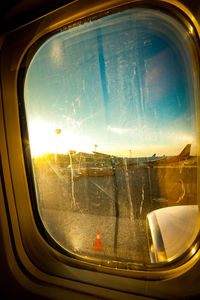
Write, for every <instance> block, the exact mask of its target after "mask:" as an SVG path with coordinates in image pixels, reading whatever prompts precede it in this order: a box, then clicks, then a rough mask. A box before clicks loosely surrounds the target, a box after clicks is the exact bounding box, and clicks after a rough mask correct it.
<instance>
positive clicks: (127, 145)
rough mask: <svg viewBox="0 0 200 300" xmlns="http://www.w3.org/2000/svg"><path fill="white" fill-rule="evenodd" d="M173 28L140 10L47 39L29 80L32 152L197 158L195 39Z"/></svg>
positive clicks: (163, 18)
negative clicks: (187, 149)
mask: <svg viewBox="0 0 200 300" xmlns="http://www.w3.org/2000/svg"><path fill="white" fill-rule="evenodd" d="M173 22H174V23H173ZM173 22H171V20H170V19H169V17H166V16H164V15H163V14H161V13H159V12H156V13H154V12H152V11H151V10H144V9H135V10H129V11H125V12H121V13H117V14H114V15H111V16H106V17H104V18H103V19H100V20H97V21H93V22H89V23H86V24H84V25H81V26H79V27H75V28H71V29H69V30H68V31H65V32H62V33H59V34H57V35H55V36H54V37H52V38H50V39H49V40H47V41H46V42H45V43H44V44H43V45H42V47H41V48H39V50H38V51H37V52H36V54H35V56H34V57H33V60H32V62H31V64H30V66H29V68H28V71H27V75H26V80H25V90H24V97H25V105H26V112H27V119H28V127H29V135H30V143H31V147H32V149H33V152H34V151H35V152H38V153H39V152H54V151H58V152H62V153H66V152H67V151H68V150H69V149H74V150H77V151H87V152H91V151H93V150H94V144H97V145H98V146H97V151H102V152H107V153H113V154H117V155H124V156H128V155H129V154H130V150H131V153H132V154H133V156H148V155H149V156H150V155H152V154H153V153H157V154H158V155H163V154H169V155H171V154H176V152H177V151H179V150H181V149H182V148H183V147H184V146H185V145H186V144H187V143H191V144H192V149H193V151H194V152H195V151H196V150H195V145H196V143H197V141H196V124H195V122H196V120H195V104H194V100H193V99H194V91H193V81H192V80H191V79H192V76H193V75H192V71H191V70H192V67H193V66H192V64H193V62H192V55H191V53H190V48H189V47H188V42H189V41H190V37H189V34H188V35H187V34H186V33H185V32H184V29H183V28H182V27H181V26H180V25H179V24H177V23H175V21H173ZM169 24H172V25H173V27H172V28H170V27H169ZM170 26H171V25H170ZM180 50H181V52H180ZM186 62H187V64H186ZM188 78H189V79H190V80H189V79H188ZM57 128H60V129H61V134H60V135H59V136H56V134H55V129H57Z"/></svg>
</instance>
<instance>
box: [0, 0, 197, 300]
mask: <svg viewBox="0 0 200 300" xmlns="http://www.w3.org/2000/svg"><path fill="white" fill-rule="evenodd" d="M101 2H102V1H98V0H94V1H93V2H92V3H91V1H85V0H79V1H74V2H72V3H70V4H68V5H66V6H65V7H62V8H60V9H58V10H56V11H54V12H52V13H50V14H48V15H47V16H44V17H41V18H40V19H38V20H36V21H33V22H31V23H30V24H27V25H25V26H23V27H21V28H19V29H17V30H14V31H13V32H10V33H9V34H8V35H7V36H6V37H5V39H4V44H3V48H2V57H1V80H2V107H0V120H1V118H2V120H4V123H3V122H2V121H1V122H2V124H1V131H0V137H1V140H2V146H1V149H0V151H1V156H2V169H3V174H4V180H5V189H6V196H7V199H5V203H6V205H7V210H6V205H5V207H4V208H3V210H2V212H1V213H0V214H1V216H2V214H3V211H4V212H5V211H6V214H7V215H9V219H10V224H9V230H10V231H11V232H12V236H13V238H12V241H11V244H12V247H15V250H16V253H17V257H18V260H17V261H18V264H19V262H20V264H21V265H23V268H24V269H25V270H26V272H25V273H28V274H29V276H30V275H31V276H32V277H33V278H34V280H36V279H37V280H39V282H40V287H41V285H43V284H44V283H45V284H47V285H54V286H55V288H54V289H53V291H54V295H55V297H56V293H57V291H58V290H59V293H60V295H64V292H65V289H66V288H70V289H74V290H78V291H79V292H82V293H88V288H89V290H90V293H91V294H94V295H98V296H104V297H108V295H109V296H110V297H111V298H112V297H113V298H114V299H118V298H119V297H120V295H123V293H125V294H126V297H127V299H129V297H128V295H129V296H130V295H131V294H133V293H134V294H137V295H143V296H152V297H159V296H161V295H162V294H163V293H164V294H165V295H167V297H169V296H170V295H171V292H172V291H166V287H167V286H168V284H169V282H170V285H172V286H174V287H175V286H176V285H178V286H181V275H182V274H184V273H186V276H190V273H191V270H192V269H193V268H194V269H195V268H196V267H197V266H200V259H199V255H200V250H199V236H198V237H197V239H196V240H195V241H194V245H193V247H196V249H197V251H196V253H195V254H194V255H193V253H191V249H188V251H187V253H184V255H182V256H180V257H179V258H178V259H177V260H176V261H174V262H171V263H168V264H167V265H166V266H165V267H163V264H162V263H160V264H156V265H151V267H144V266H143V265H141V264H137V265H135V269H134V270H122V269H120V270H119V269H113V268H112V269H110V268H109V267H108V266H97V265H94V264H92V263H90V262H84V261H77V260H76V259H74V258H72V257H67V256H66V255H64V254H63V253H61V252H59V251H58V250H57V249H54V248H53V247H51V246H50V245H49V243H48V242H47V241H45V239H44V238H43V237H42V235H41V233H40V231H39V229H38V227H37V225H36V224H35V216H34V213H33V209H32V202H31V199H30V194H31V193H34V191H31V185H30V184H29V182H28V179H27V170H28V169H30V165H29V166H28V165H27V164H28V163H27V160H26V159H25V158H24V149H25V148H24V149H23V145H22V142H21V141H22V134H21V126H23V125H22V120H21V124H20V117H19V105H20V101H21V97H22V95H20V93H19V91H20V90H19V80H21V78H22V77H21V76H23V72H22V73H20V72H21V71H20V70H22V66H23V62H24V57H25V55H26V53H27V51H29V49H31V47H32V46H33V45H34V44H35V43H37V41H38V40H40V41H44V40H45V39H46V37H47V36H48V37H49V36H50V35H52V33H53V34H55V32H57V31H58V32H60V30H66V29H67V28H70V26H71V25H72V24H80V23H81V22H82V21H85V20H86V21H87V20H88V19H89V18H90V17H92V16H94V17H95V18H96V17H99V16H103V15H106V14H107V11H109V13H112V12H113V10H114V11H117V10H118V9H120V7H121V6H122V3H121V1H120V0H108V1H105V3H101ZM125 5H126V6H131V7H150V8H155V9H160V10H161V11H164V12H166V13H169V15H171V16H173V17H175V18H176V19H177V20H179V21H180V22H182V24H183V25H184V26H185V27H186V28H189V26H191V24H192V25H193V27H194V29H195V32H194V33H193V34H192V36H193V40H194V43H195V45H196V49H197V50H196V51H197V52H196V57H195V58H194V59H195V60H197V61H196V64H197V66H199V51H198V47H199V37H200V27H199V23H198V21H197V20H196V19H195V17H194V15H192V13H191V11H190V10H189V9H188V8H187V7H185V6H184V5H183V4H182V3H180V2H174V1H167V0H166V1H159V0H158V1H153V4H152V3H149V1H130V0H125V1H123V6H125ZM89 16H90V17H89ZM61 28H62V29H61ZM16 45H17V47H16ZM35 45H36V44H35ZM13 49H15V51H13ZM32 49H34V48H32ZM35 50H36V49H35ZM35 50H33V51H35ZM32 54H33V53H32ZM26 63H27V61H26ZM197 74H198V73H197ZM196 89H198V90H199V83H198V86H196ZM197 100H198V99H196V102H197ZM197 114H198V115H199V108H198V107H197ZM197 120H198V123H199V117H198V119H197ZM23 138H25V137H24V136H23ZM13 149H15V151H13ZM28 172H29V171H28ZM199 174H200V173H199V168H198V178H199ZM198 194H199V187H198ZM5 227H6V225H5ZM7 243H8V242H7ZM38 249H39V251H38ZM20 268H21V267H20ZM186 271H187V272H186ZM23 272H24V271H23ZM94 272H95V276H94ZM26 276H27V277H28V275H26ZM166 279H167V281H165V280H166ZM20 280H22V279H21V278H19V281H20ZM22 281H23V280H22ZM148 281H151V287H149V286H148V289H147V288H146V286H147V285H148ZM23 284H24V283H23ZM26 285H27V287H28V286H29V285H30V283H27V282H26ZM36 285H37V284H36ZM194 287H195V286H194ZM29 288H30V287H29ZM37 288H39V287H37ZM183 288H184V287H183ZM185 289H187V287H185ZM196 289H197V287H196ZM189 290H190V289H189ZM189 290H187V291H186V294H187V293H189V292H190V291H189ZM42 291H43V293H44V295H45V293H46V289H45V287H43V289H42ZM194 291H195V288H194ZM121 293H122V294H121ZM127 293H128V294H127ZM63 297H64V296H63Z"/></svg>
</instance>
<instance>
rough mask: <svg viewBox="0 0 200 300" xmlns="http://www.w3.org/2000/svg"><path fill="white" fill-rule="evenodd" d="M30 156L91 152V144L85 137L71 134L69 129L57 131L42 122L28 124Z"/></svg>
mask: <svg viewBox="0 0 200 300" xmlns="http://www.w3.org/2000/svg"><path fill="white" fill-rule="evenodd" d="M28 129H29V141H30V149H31V155H32V156H33V157H37V156H40V155H43V154H47V153H62V154H66V153H67V152H68V151H69V150H75V151H77V152H91V151H92V150H93V142H92V141H91V139H90V138H89V137H87V136H82V135H80V134H78V133H77V132H73V131H72V129H71V128H63V129H58V128H55V127H54V126H53V125H52V124H50V123H47V122H45V121H43V120H32V121H30V122H29V126H28Z"/></svg>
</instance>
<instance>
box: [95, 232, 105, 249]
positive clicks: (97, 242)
mask: <svg viewBox="0 0 200 300" xmlns="http://www.w3.org/2000/svg"><path fill="white" fill-rule="evenodd" d="M93 250H95V251H102V250H103V246H102V243H101V239H100V232H99V230H97V237H96V241H95V244H94V247H93Z"/></svg>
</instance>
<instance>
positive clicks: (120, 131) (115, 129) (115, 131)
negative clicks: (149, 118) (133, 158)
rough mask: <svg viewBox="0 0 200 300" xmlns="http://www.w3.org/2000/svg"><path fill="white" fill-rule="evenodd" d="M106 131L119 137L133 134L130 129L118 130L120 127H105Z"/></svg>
mask: <svg viewBox="0 0 200 300" xmlns="http://www.w3.org/2000/svg"><path fill="white" fill-rule="evenodd" d="M107 129H108V130H109V131H111V132H114V133H116V134H119V135H123V134H127V133H131V132H133V129H131V128H120V127H111V126H110V125H108V126H107Z"/></svg>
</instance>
